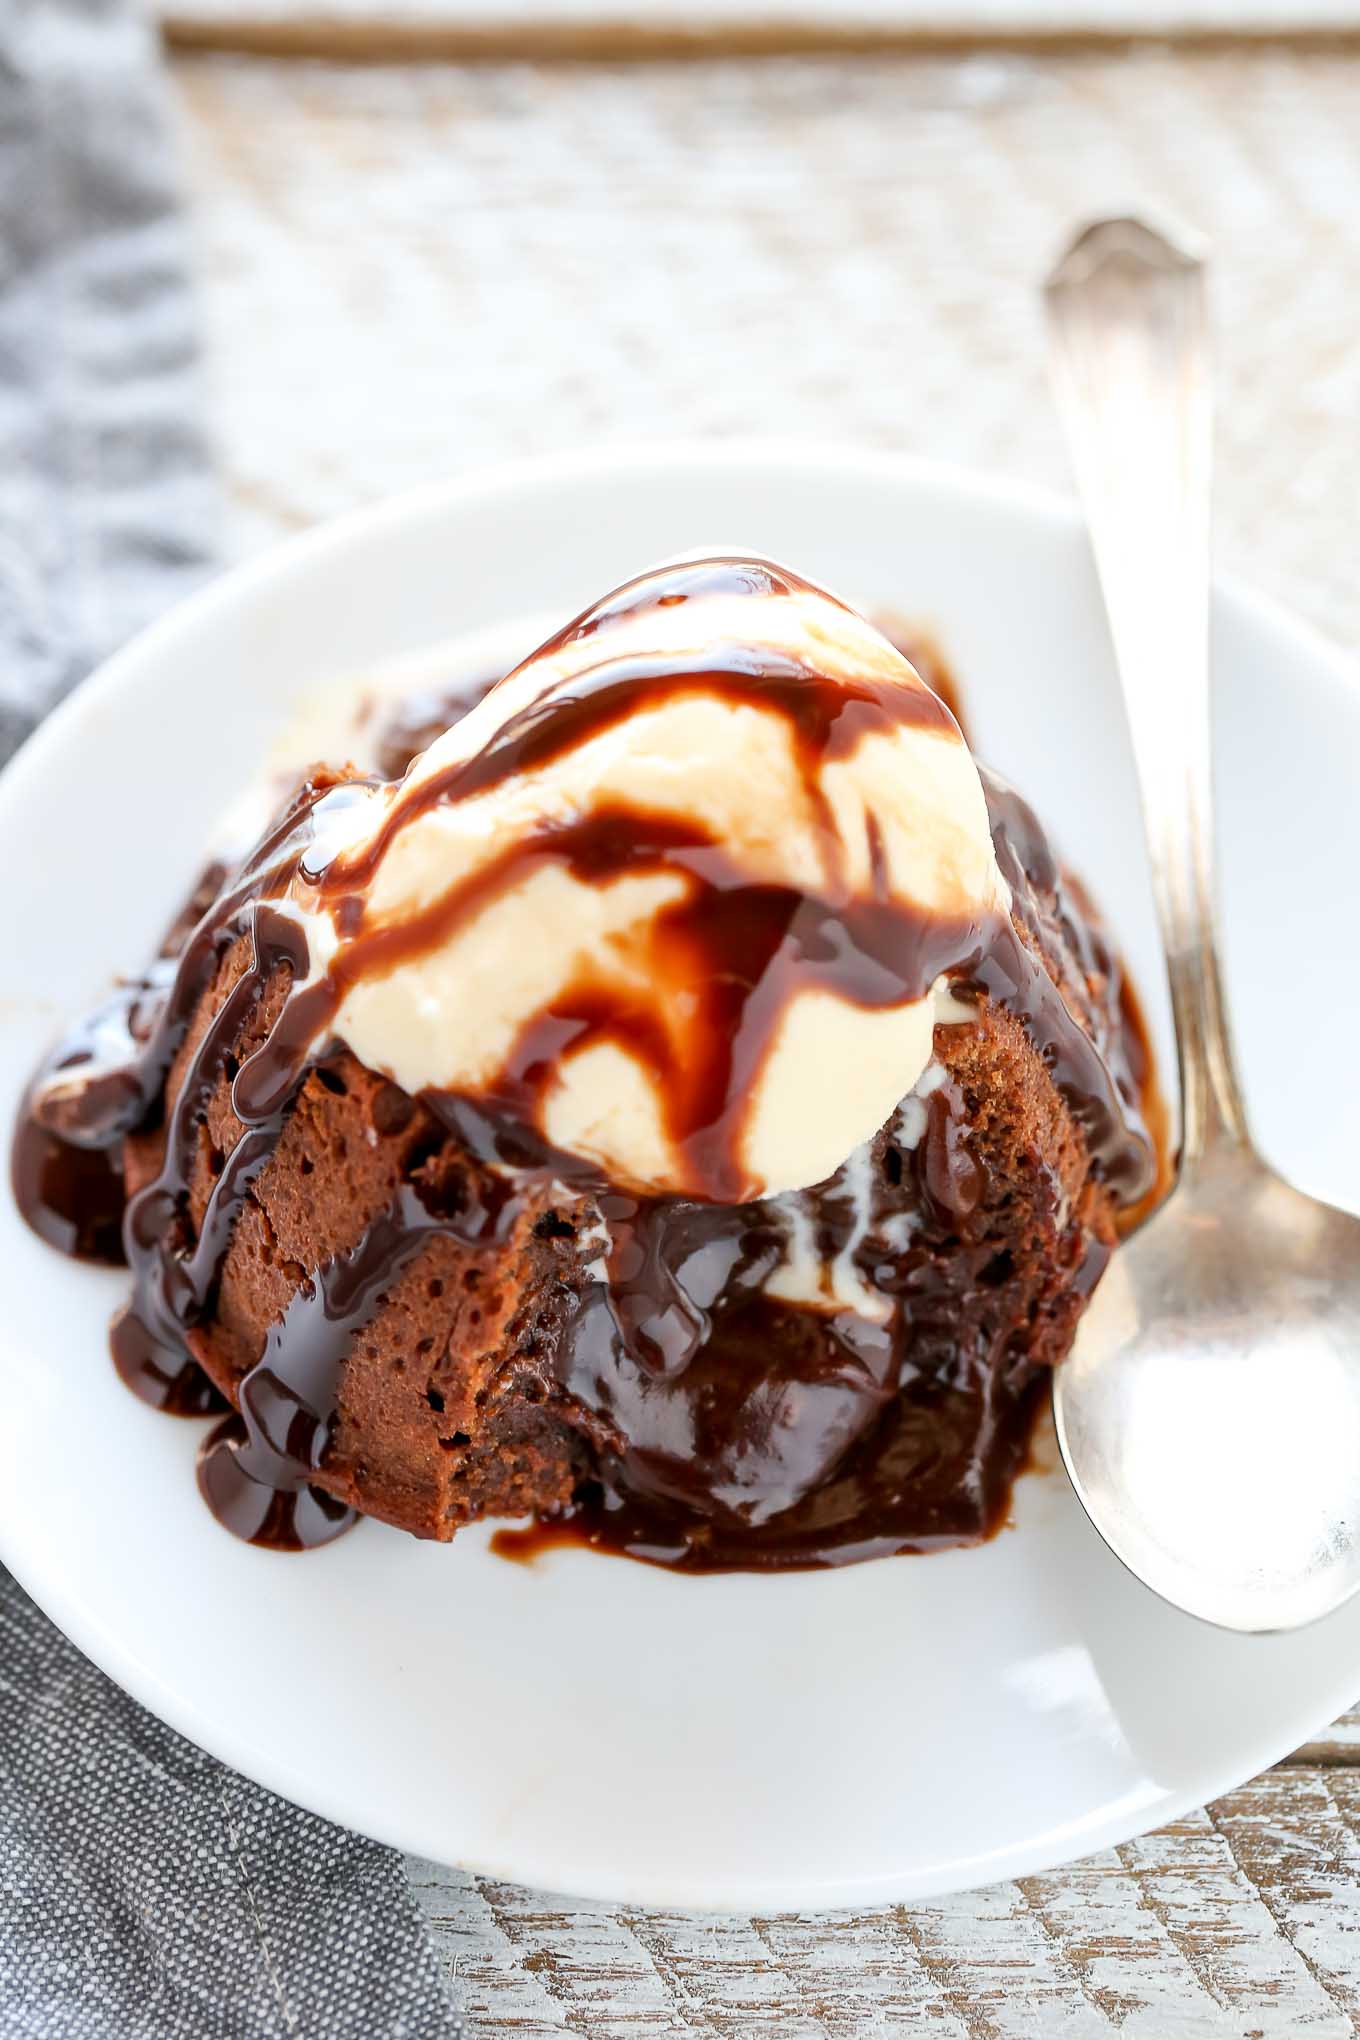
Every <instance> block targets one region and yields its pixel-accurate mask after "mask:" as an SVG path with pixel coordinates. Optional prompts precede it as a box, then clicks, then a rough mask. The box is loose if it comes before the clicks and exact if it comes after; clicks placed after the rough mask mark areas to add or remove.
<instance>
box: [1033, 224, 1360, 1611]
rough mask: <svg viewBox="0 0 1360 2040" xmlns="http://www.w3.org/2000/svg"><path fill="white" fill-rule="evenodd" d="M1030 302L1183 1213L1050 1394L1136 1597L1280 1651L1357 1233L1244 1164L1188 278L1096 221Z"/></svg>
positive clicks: (1333, 1574)
mask: <svg viewBox="0 0 1360 2040" xmlns="http://www.w3.org/2000/svg"><path fill="white" fill-rule="evenodd" d="M1045 295H1046V301H1047V308H1048V317H1049V336H1050V348H1051V356H1052V367H1053V375H1054V383H1055V387H1056V391H1057V396H1058V403H1059V409H1060V411H1061V413H1062V417H1063V422H1064V424H1065V427H1066V430H1067V437H1068V441H1069V445H1070V449H1071V453H1072V457H1073V463H1074V465H1075V468H1076V472H1077V478H1078V482H1079V484H1080V487H1081V493H1082V499H1083V502H1084V505H1085V509H1086V515H1087V518H1088V521H1089V524H1090V530H1091V537H1092V541H1093V544H1094V548H1095V556H1096V564H1097V567H1098V569H1099V573H1100V581H1101V587H1102V589H1103V592H1104V596H1105V606H1106V610H1107V612H1108V615H1109V621H1110V630H1111V634H1112V637H1113V640H1114V648H1115V656H1116V660H1117V663H1118V667H1119V673H1120V678H1121V681H1122V683H1123V690H1124V702H1125V707H1126V709H1127V713H1128V720H1129V728H1130V731H1131V733H1132V737H1133V750H1134V757H1135V760H1136V762H1137V767H1138V774H1139V780H1140V783H1141V788H1142V797H1143V813H1144V818H1145V821H1146V825H1147V837H1148V848H1149V852H1150V855H1151V863H1152V879H1153V890H1154V894H1155V897H1156V904H1157V913H1158V918H1159V920H1160V923H1161V931H1162V937H1163V941H1164V943H1165V947H1166V967H1167V976H1168V979H1169V981H1170V987H1171V1004H1172V1010H1173V1013H1174V1016H1175V1023H1176V1043H1177V1051H1178V1060H1179V1066H1180V1085H1181V1120H1182V1134H1181V1141H1182V1146H1181V1164H1180V1172H1179V1177H1178V1180H1177V1183H1176V1186H1175V1189H1174V1190H1173V1191H1172V1193H1171V1195H1170V1196H1169V1197H1168V1199H1167V1200H1166V1202H1165V1203H1164V1204H1163V1205H1162V1206H1161V1208H1160V1209H1159V1210H1158V1211H1157V1213H1156V1214H1155V1216H1154V1217H1153V1218H1152V1219H1150V1220H1149V1221H1148V1223H1147V1224H1146V1225H1145V1226H1143V1228H1142V1229H1141V1230H1140V1231H1139V1232H1138V1233H1137V1234H1136V1235H1135V1236H1134V1237H1133V1238H1132V1239H1130V1240H1128V1241H1127V1242H1126V1243H1125V1244H1124V1246H1123V1247H1122V1248H1121V1249H1120V1251H1119V1252H1118V1253H1117V1254H1116V1255H1115V1257H1114V1260H1113V1262H1112V1263H1111V1265H1110V1267H1109V1269H1108V1271H1107V1272H1106V1275H1105V1277H1104V1280H1103V1281H1102V1282H1101V1284H1100V1286H1099V1288H1098V1289H1097V1290H1096V1293H1095V1296H1094V1298H1093V1299H1092V1302H1091V1305H1090V1308H1089V1310H1088V1311H1087V1313H1086V1316H1085V1318H1084V1319H1083V1321H1082V1325H1081V1329H1080V1332H1079V1334H1078V1337H1077V1342H1076V1345H1075V1347H1074V1349H1073V1352H1072V1354H1071V1356H1070V1358H1069V1359H1068V1360H1067V1361H1066V1362H1065V1363H1064V1364H1063V1366H1062V1367H1060V1368H1059V1369H1058V1371H1057V1374H1056V1375H1055V1377H1054V1397H1053V1399H1054V1410H1055V1414H1056V1418H1057V1429H1058V1439H1059V1443H1060V1445H1061V1447H1062V1454H1063V1458H1064V1460H1065V1461H1066V1463H1067V1470H1068V1472H1069V1473H1070V1475H1071V1477H1072V1482H1073V1485H1074V1486H1075V1488H1076V1490H1077V1493H1078V1495H1079V1496H1080V1498H1081V1500H1082V1503H1083V1504H1084V1506H1085V1508H1086V1511H1087V1514H1088V1515H1089V1516H1090V1518H1091V1521H1092V1522H1093V1523H1094V1524H1095V1526H1096V1528H1097V1529H1098V1530H1099V1531H1100V1533H1101V1535H1102V1536H1103V1537H1104V1539H1105V1541H1106V1542H1107V1544H1109V1546H1110V1548H1111V1549H1112V1550H1113V1551H1114V1552H1115V1553H1116V1554H1117V1556H1118V1557H1119V1558H1121V1559H1122V1560H1123V1561H1124V1563H1125V1565H1127V1566H1128V1568H1129V1570H1130V1571H1131V1572H1133V1573H1135V1574H1136V1575H1137V1577H1138V1578H1139V1579H1140V1580H1143V1581H1144V1582H1145V1583H1146V1584H1147V1585H1148V1586H1149V1587H1152V1588H1154V1589H1155V1590H1156V1591H1157V1593H1159V1594H1161V1595H1163V1596H1164V1597H1165V1598H1166V1599H1167V1600H1168V1601H1171V1602H1174V1603H1175V1605H1176V1606H1177V1607H1179V1608H1184V1609H1187V1610H1188V1611H1189V1612H1190V1613H1191V1614H1193V1615H1199V1616H1202V1617H1204V1619H1205V1620H1206V1621H1209V1622H1216V1623H1219V1624H1221V1625H1222V1626H1223V1627H1224V1628H1227V1629H1240V1630H1271V1629H1293V1628H1296V1627H1297V1626H1298V1625H1299V1624H1301V1623H1304V1622H1311V1621H1312V1620H1314V1619H1315V1617H1317V1616H1319V1615H1325V1614H1326V1613H1327V1612H1328V1610H1329V1609H1332V1608H1335V1607H1337V1606H1339V1605H1340V1603H1341V1602H1343V1601H1345V1600H1348V1599H1349V1597H1350V1596H1351V1595H1352V1594H1353V1593H1355V1592H1356V1590H1357V1588H1360V1220H1357V1219H1355V1218H1350V1217H1347V1216H1346V1215H1345V1214H1344V1213H1342V1212H1340V1211H1336V1210H1334V1209H1333V1208H1332V1207H1331V1206H1330V1205H1327V1204H1321V1203H1319V1202H1318V1201H1317V1200H1316V1199H1315V1198H1312V1197H1305V1196H1304V1195H1303V1194H1302V1193H1301V1192H1300V1191H1298V1190H1295V1189H1293V1188H1292V1187H1291V1186H1290V1185H1289V1184H1288V1183H1286V1182H1284V1181H1283V1180H1282V1179H1281V1178H1280V1177H1279V1176H1278V1175H1276V1174H1275V1172H1274V1171H1273V1170H1272V1169H1271V1168H1269V1167H1268V1166H1267V1164H1266V1163H1265V1162H1264V1161H1263V1160H1262V1159H1261V1157H1260V1156H1259V1155H1258V1154H1257V1153H1256V1150H1255V1149H1254V1147H1253V1146H1252V1142H1251V1135H1250V1133H1249V1131H1248V1128H1247V1120H1246V1113H1245V1111H1244V1108H1243V1103H1242V1093H1241V1086H1240V1083H1239V1080H1238V1074H1237V1068H1236V1063H1235V1059H1234V1055H1233V1048H1232V1040H1231V1036H1230V1033H1229V1028H1228V1019H1227V1011H1226V997H1225V993H1224V988H1223V981H1222V974H1221V971H1220V967H1219V958H1218V951H1217V946H1216V941H1215V912H1214V862H1213V822H1212V810H1211V797H1210V773H1209V478H1210V394H1209V341H1208V329H1207V318H1206V309H1205V285H1204V260H1203V257H1202V255H1201V253H1200V252H1199V251H1198V250H1197V249H1196V248H1194V247H1193V246H1191V245H1190V244H1189V242H1188V241H1187V240H1181V241H1180V242H1173V241H1171V240H1168V239H1166V238H1164V237H1163V236H1162V235H1161V234H1159V233H1157V232H1155V231H1154V230H1153V229H1152V228H1151V227H1149V226H1146V225H1144V224H1143V223H1141V222H1140V221H1138V220H1130V219H1125V220H1106V221H1103V222H1101V223H1100V224H1098V225H1096V226H1092V227H1089V228H1088V229H1087V230H1086V232H1085V233H1083V234H1081V235H1080V236H1079V237H1078V239H1077V240H1076V241H1075V242H1074V243H1073V245H1072V247H1071V248H1070V249H1069V250H1068V252H1067V254H1066V255H1065V256H1064V257H1063V259H1062V260H1061V262H1060V263H1059V264H1058V266H1057V268H1056V269H1055V270H1054V272H1053V275H1052V276H1051V277H1050V279H1049V282H1048V287H1047V291H1046V294H1045ZM1261 741H1262V742H1263V743H1268V742H1269V733H1268V731H1264V730H1263V731H1262V732H1261Z"/></svg>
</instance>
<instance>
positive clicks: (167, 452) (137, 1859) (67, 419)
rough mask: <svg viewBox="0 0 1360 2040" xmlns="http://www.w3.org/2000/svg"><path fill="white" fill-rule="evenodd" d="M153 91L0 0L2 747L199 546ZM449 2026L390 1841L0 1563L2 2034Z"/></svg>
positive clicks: (110, 20)
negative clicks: (238, 1772)
mask: <svg viewBox="0 0 1360 2040" xmlns="http://www.w3.org/2000/svg"><path fill="white" fill-rule="evenodd" d="M165 115H166V109H165V107H164V104H163V98H162V81H161V80H160V78H159V75H158V69H157V63H156V54H155V49H154V45H153V43H152V41H151V38H150V36H149V34H148V33H147V31H146V29H145V27H144V25H143V24H142V23H141V21H140V20H139V18H138V17H137V16H136V15H135V14H134V13H133V12H132V11H131V8H130V6H128V5H125V4H123V0H0V760H3V759H4V758H6V757H8V756H9V754H10V752H11V751H12V750H13V749H14V748H15V746H16V744H18V743H19V742H20V741H21V740H22V738H23V737H24V735H26V733H27V732H28V730H29V729H30V728H31V727H32V726H33V724H34V723H35V722H36V721H37V720H38V718H39V717H40V716H41V715H42V713H43V712H44V710H45V709H47V708H48V707H50V705H51V704H52V703H53V702H54V701H55V700H56V699H57V698H58V697H59V696H60V695H61V694H63V693H64V692H65V691H66V689H67V688H68V687H70V686H71V685H72V684H73V683H74V682H75V681H76V680H77V679H79V678H80V676H81V675H82V673H84V672H85V671H87V670H88V669H89V667H90V666H91V665H93V664H94V663H95V662H96V660H98V659H99V658H100V657H102V656H103V655H104V654H105V653H107V652H109V651H110V650H112V649H113V647H114V646H115V645H116V644H118V643H119V642H120V641H121V640H122V639H123V638H124V637H126V636H127V634H128V633H129V632H130V631H131V630H132V629H134V628H135V627H136V626H137V625H138V624H140V623H142V622H144V621H146V620H147V618H148V617H150V616H151V615H152V614H153V613H154V612H155V611H156V610H157V609H158V608H161V607H163V606H165V605H166V604H167V603H169V602H170V601H172V600H173V599H174V598H175V597H176V596H177V595H178V594H180V593H181V592H183V590H184V589H185V588H187V586H188V585H189V584H190V583H191V581H192V579H193V578H194V576H195V575H196V574H197V573H200V572H201V571H202V566H203V563H204V560H205V558H206V555H207V552H208V549H209V544H210V538H211V532H212V526H213V518H214V501H213V489H212V484H211V479H210V475H209V471H208V466H207V462H206V459H205V455H204V450H203V446H202V443H201V440H200V437H199V433H198V429H197V426H196V423H195V419H196V415H197V407H196V402H195V399H196V394H197V393H196V389H195V374H196V369H195V351H194V342H193V325H192V315H191V304H190V298H189V291H188V288H187V284H186V280H185V261H184V248H183V241H182V230H181V226H180V223H179V220H178V217H177V214H176V210H175V205H174V197H173V165H172V161H171V150H170V147H169V144H168V141H167V138H166V117H165ZM9 882H10V883H13V882H14V880H13V877H12V876H11V878H10V880H9ZM0 1194H3V1192H0ZM95 1357H96V1358H97V1356H95ZM300 1563H304V1564H305V1563H306V1561H305V1560H302V1561H300ZM461 2030H462V2027H461V2022H460V2021H459V2020H457V2019H456V2018H455V2017H454V2014H453V2009H452V2004H451V2001H450V1997H449V1994H448V1988H447V1983H446V1980H445V1978H444V1976H443V1975H442V1973H441V1966H440V1964H439V1962H438V1960H437V1958H436V1955H435V1952H434V1949H433V1947H432V1945H431V1943H430V1941H429V1938H428V1935H427V1932H426V1929H425V1927H424V1925H423V1922H422V1921H421V1919H420V1917H419V1914H418V1911H417V1908H416V1905H415V1902H414V1900H413V1899H412V1897H411V1895H410V1893H409V1891H408V1889H407V1886H406V1882H405V1877H404V1873H403V1869H402V1864H401V1860H400V1858H399V1857H398V1856H396V1855H394V1854H393V1852H392V1851H391V1850H388V1849H380V1848H378V1847H377V1846H376V1845H374V1844H372V1843H370V1842H366V1841H363V1840H361V1839H360V1838H359V1837H358V1836H356V1835H351V1834H347V1833H346V1832H345V1831H344V1830H343V1829H340V1828H336V1827H332V1826H330V1825H328V1824H327V1823H326V1822H325V1821H322V1820H318V1819H315V1818H314V1817H313V1816H312V1815H310V1814H304V1813H300V1812H299V1811H298V1810H297V1809H296V1808H294V1807H291V1806H288V1805H287V1804H285V1802H284V1801H283V1800H280V1799H277V1798H275V1797H274V1796H273V1794H271V1793H268V1792H262V1791H260V1790H259V1789H258V1788H257V1787H255V1786H253V1785H249V1784H247V1783H246V1782H245V1780H243V1779H241V1778H238V1777H236V1776H235V1775H234V1774H233V1773H232V1772H230V1771H228V1770H226V1769H225V1768H224V1767H223V1766H222V1765H220V1764H218V1763H216V1762H214V1761H213V1760H212V1759H211V1758H209V1757H206V1756H204V1755H203V1754H202V1752H201V1751H199V1750H196V1749H194V1748H193V1747H192V1746H191V1745H190V1744H189V1743H186V1742H184V1741H183V1740H182V1739H181V1738H180V1737H179V1736H177V1735H175V1734H173V1733H172V1732H171V1731H170V1730H169V1729H167V1728H164V1727H162V1726H161V1724H160V1723H159V1722H157V1721H155V1720H153V1719H152V1718H151V1716H150V1715H148V1714H146V1713H144V1712H143V1711H142V1710H141V1708H139V1707H138V1706H136V1705H135V1704H134V1703H133V1702H132V1701H131V1700H129V1699H128V1698H127V1696H126V1695H125V1694H123V1693H121V1692H120V1691H119V1690H118V1689H117V1688H116V1687H115V1686H114V1685H112V1684H111V1683H110V1681H109V1680H107V1679H106V1678H104V1676H103V1675H102V1673H100V1672H98V1671H96V1670H95V1668H94V1667H93V1666H92V1665H91V1664H89V1663H87V1662H86V1660H85V1659H84V1658H82V1657H81V1656H80V1654H79V1653H78V1652H77V1651H76V1650H75V1649H73V1648H72V1646H71V1645H70V1644H69V1643H67V1642H66V1640H65V1638H64V1637H62V1636H61V1635H60V1634H59V1633H58V1632H57V1631H56V1630H55V1629H54V1628H53V1627H52V1625H51V1624H50V1623H49V1622H48V1621H47V1620H46V1619H45V1617H44V1616H42V1615H41V1614H40V1613H39V1612H38V1610H37V1609H36V1608H35V1607H34V1606H33V1604H32V1602H31V1601H29V1600H28V1598H27V1597H26V1596H25V1595H24V1594H23V1593H22V1592H21V1591H20V1589H19V1588H18V1586H17V1585H16V1584H15V1582H14V1581H13V1580H11V1579H10V1578H9V1576H8V1575H7V1574H6V1573H4V1572H3V1571H0V2035H2V2036H5V2040H10V2036H21V2035H22V2036H28V2035H34V2036H42V2040H257V2036H267V2040H273V2036H275V2035H278V2036H280V2040H284V2036H286V2040H313V2036H317V2040H332V2036H334V2040H385V2036H391V2040H396V2036H403V2040H426V2036H427V2035H428V2036H454V2035H457V2034H458V2033H460V2032H461Z"/></svg>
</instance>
